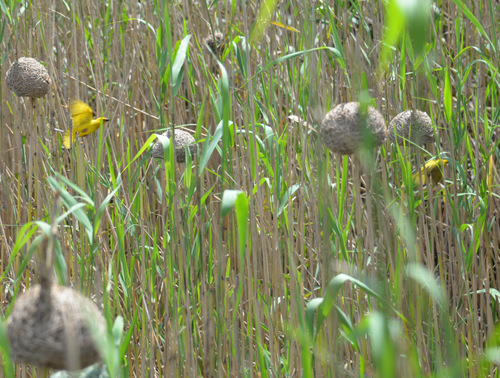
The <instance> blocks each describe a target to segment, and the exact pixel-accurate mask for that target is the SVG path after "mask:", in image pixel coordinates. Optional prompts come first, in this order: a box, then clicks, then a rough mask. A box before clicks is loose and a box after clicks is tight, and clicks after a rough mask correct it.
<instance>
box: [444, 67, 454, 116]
mask: <svg viewBox="0 0 500 378" xmlns="http://www.w3.org/2000/svg"><path fill="white" fill-rule="evenodd" d="M444 75H445V76H444V118H445V119H446V122H450V121H451V112H452V106H453V104H452V98H451V83H450V69H449V67H446V70H445V72H444Z"/></svg>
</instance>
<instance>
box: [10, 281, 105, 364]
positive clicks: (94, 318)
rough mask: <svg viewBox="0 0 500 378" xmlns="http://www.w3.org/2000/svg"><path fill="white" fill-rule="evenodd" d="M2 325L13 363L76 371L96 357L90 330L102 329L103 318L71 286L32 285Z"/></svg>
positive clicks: (95, 360) (92, 362)
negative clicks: (4, 328)
mask: <svg viewBox="0 0 500 378" xmlns="http://www.w3.org/2000/svg"><path fill="white" fill-rule="evenodd" d="M5 325H6V329H7V336H8V339H9V342H10V347H11V357H12V360H13V361H14V362H22V363H29V364H32V365H35V366H40V367H47V368H54V369H64V370H79V369H82V368H84V367H86V366H89V365H91V364H94V363H96V362H98V361H99V360H100V355H99V352H98V349H97V348H96V344H95V340H94V337H93V334H95V333H93V331H94V332H95V331H97V332H99V333H102V332H104V330H105V322H104V318H103V316H102V315H101V313H100V311H99V309H98V308H97V306H96V305H95V304H94V303H93V302H92V301H91V300H90V299H88V298H86V297H84V296H82V295H81V294H80V293H78V292H76V291H74V290H72V289H71V288H68V287H62V286H59V285H57V284H52V285H49V286H47V287H42V286H40V285H36V286H35V287H33V288H32V289H30V290H28V291H26V292H25V293H24V294H23V295H21V296H20V297H19V298H18V299H17V300H16V302H15V303H14V306H13V308H12V312H11V313H10V315H9V318H8V319H7V321H6V324H5Z"/></svg>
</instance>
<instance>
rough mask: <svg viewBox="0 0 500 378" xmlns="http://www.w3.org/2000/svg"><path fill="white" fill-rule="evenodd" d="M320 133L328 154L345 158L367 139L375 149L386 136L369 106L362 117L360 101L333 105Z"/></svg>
mask: <svg viewBox="0 0 500 378" xmlns="http://www.w3.org/2000/svg"><path fill="white" fill-rule="evenodd" d="M363 118H364V119H363ZM320 133H321V135H322V137H323V141H324V143H325V145H326V146H327V147H328V148H329V149H330V150H331V151H333V152H335V153H338V154H342V155H347V154H353V153H355V152H356V151H357V150H358V149H359V148H360V147H362V144H363V141H364V140H366V139H368V138H370V139H372V142H373V145H374V146H375V147H378V146H380V145H381V144H382V143H384V141H385V139H386V137H387V128H386V125H385V121H384V118H383V117H382V115H381V114H380V113H379V112H378V110H377V109H375V108H374V107H372V106H368V108H367V112H366V115H365V116H364V117H363V115H362V114H361V113H360V104H359V102H348V103H344V104H339V105H337V106H335V107H334V108H333V109H332V110H330V111H329V112H328V113H327V114H326V115H325V118H324V119H323V122H322V124H321V128H320Z"/></svg>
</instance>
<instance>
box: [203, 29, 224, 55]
mask: <svg viewBox="0 0 500 378" xmlns="http://www.w3.org/2000/svg"><path fill="white" fill-rule="evenodd" d="M203 42H204V45H205V46H206V47H208V48H209V49H210V50H211V51H212V52H213V53H214V54H215V55H216V56H220V55H221V54H222V51H224V35H223V34H222V33H219V32H216V33H214V34H210V35H209V36H208V37H207V38H205V40H204V41H203Z"/></svg>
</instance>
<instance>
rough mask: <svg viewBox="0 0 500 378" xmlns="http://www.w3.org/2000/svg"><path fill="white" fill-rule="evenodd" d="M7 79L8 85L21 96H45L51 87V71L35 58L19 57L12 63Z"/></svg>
mask: <svg viewBox="0 0 500 378" xmlns="http://www.w3.org/2000/svg"><path fill="white" fill-rule="evenodd" d="M5 81H6V82H7V87H8V88H9V89H10V90H11V91H13V92H14V93H15V94H16V95H18V96H19V97H30V98H39V97H43V96H45V95H46V94H47V92H48V91H49V87H50V76H49V73H48V72H47V70H46V68H45V67H44V66H42V65H41V64H40V63H38V62H37V61H36V60H35V59H33V58H19V59H17V60H16V61H15V62H14V63H12V65H11V66H10V68H9V70H8V71H7V75H6V77H5Z"/></svg>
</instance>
